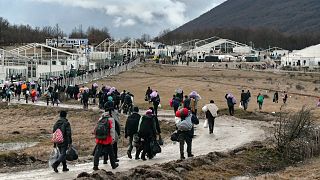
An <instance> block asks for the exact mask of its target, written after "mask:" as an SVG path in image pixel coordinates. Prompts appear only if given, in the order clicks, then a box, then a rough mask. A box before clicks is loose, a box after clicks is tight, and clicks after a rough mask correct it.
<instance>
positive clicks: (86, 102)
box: [82, 89, 89, 109]
mask: <svg viewBox="0 0 320 180" xmlns="http://www.w3.org/2000/svg"><path fill="white" fill-rule="evenodd" d="M82 102H83V109H88V108H89V92H88V89H85V90H83V93H82Z"/></svg>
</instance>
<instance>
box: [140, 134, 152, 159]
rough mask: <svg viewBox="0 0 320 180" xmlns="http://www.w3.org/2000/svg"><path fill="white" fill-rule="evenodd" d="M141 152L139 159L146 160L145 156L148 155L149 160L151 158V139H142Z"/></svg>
mask: <svg viewBox="0 0 320 180" xmlns="http://www.w3.org/2000/svg"><path fill="white" fill-rule="evenodd" d="M143 139H144V141H143V150H142V154H141V159H145V158H146V154H148V157H149V159H151V158H152V153H151V147H150V142H151V137H143Z"/></svg>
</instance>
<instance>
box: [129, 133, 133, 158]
mask: <svg viewBox="0 0 320 180" xmlns="http://www.w3.org/2000/svg"><path fill="white" fill-rule="evenodd" d="M132 141H133V136H129V147H128V152H129V153H130V154H131V152H132V149H133V145H132Z"/></svg>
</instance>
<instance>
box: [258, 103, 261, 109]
mask: <svg viewBox="0 0 320 180" xmlns="http://www.w3.org/2000/svg"><path fill="white" fill-rule="evenodd" d="M258 105H259V109H260V110H261V109H262V102H258Z"/></svg>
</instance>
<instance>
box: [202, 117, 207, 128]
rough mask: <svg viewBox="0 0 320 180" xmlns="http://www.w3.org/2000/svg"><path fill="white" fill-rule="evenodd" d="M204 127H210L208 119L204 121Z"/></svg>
mask: <svg viewBox="0 0 320 180" xmlns="http://www.w3.org/2000/svg"><path fill="white" fill-rule="evenodd" d="M203 128H208V119H206V120H205V121H204V123H203Z"/></svg>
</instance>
